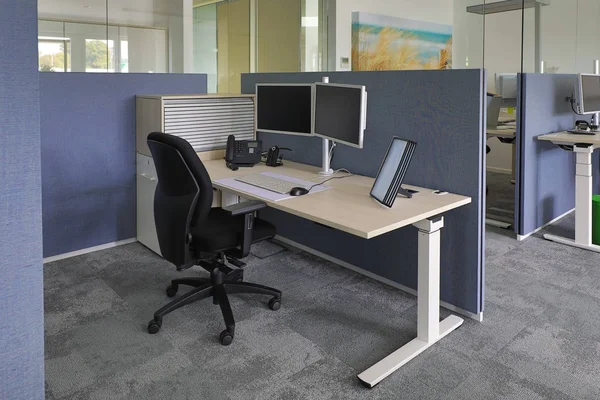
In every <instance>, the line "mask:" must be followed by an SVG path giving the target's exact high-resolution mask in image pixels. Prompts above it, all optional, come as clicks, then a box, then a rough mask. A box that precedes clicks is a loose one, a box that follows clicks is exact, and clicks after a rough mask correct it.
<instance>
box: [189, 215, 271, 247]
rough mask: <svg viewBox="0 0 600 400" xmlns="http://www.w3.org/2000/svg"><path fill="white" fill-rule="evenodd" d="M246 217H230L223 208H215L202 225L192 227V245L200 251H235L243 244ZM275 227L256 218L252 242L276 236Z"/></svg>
mask: <svg viewBox="0 0 600 400" xmlns="http://www.w3.org/2000/svg"><path fill="white" fill-rule="evenodd" d="M243 229H244V216H243V215H240V216H237V217H232V216H230V215H229V214H228V213H227V212H226V211H223V209H222V208H213V209H211V210H210V213H209V214H208V218H206V220H205V221H203V222H202V224H201V225H199V226H195V227H192V229H191V233H192V244H193V245H194V248H195V249H196V250H199V251H206V252H214V251H222V250H227V249H233V248H235V247H237V246H239V245H240V244H241V242H242V234H243ZM275 232H276V231H275V226H273V225H272V224H271V223H269V222H267V221H265V220H262V219H259V218H255V219H254V231H253V235H252V242H253V243H254V242H258V241H261V240H264V239H268V238H271V237H273V236H275Z"/></svg>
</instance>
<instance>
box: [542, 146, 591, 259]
mask: <svg viewBox="0 0 600 400" xmlns="http://www.w3.org/2000/svg"><path fill="white" fill-rule="evenodd" d="M594 149H595V147H594V146H586V145H575V146H573V152H575V157H576V161H575V240H573V239H570V238H565V237H562V236H556V235H551V234H549V233H547V234H545V235H544V238H546V239H548V240H551V241H553V242H557V243H561V244H566V245H568V246H573V247H579V248H580V249H586V250H591V251H595V252H598V253H600V246H597V245H594V244H592V182H593V177H592V153H593V152H594Z"/></svg>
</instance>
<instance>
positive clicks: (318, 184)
mask: <svg viewBox="0 0 600 400" xmlns="http://www.w3.org/2000/svg"><path fill="white" fill-rule="evenodd" d="M342 170H344V171H343V172H347V173H348V175H345V176H332V177H331V178H329V179H325V180H324V181H323V182H320V183H315V184H314V185H312V186H311V187H309V188H308V189H307V190H308V191H309V192H310V191H311V190H312V189H313V188H314V187H317V186H320V185H322V184H324V183H327V182H329V181H330V180H332V179H344V178H350V177H351V176H354V175H353V174H352V173H351V172H350V171H348V170H347V169H346V168H342V169H338V170H337V171H335V173H337V172H340V171H342ZM335 173H334V174H335Z"/></svg>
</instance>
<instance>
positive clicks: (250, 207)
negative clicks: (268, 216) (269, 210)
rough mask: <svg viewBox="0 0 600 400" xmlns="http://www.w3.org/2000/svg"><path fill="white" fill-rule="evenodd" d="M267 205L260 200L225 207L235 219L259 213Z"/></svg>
mask: <svg viewBox="0 0 600 400" xmlns="http://www.w3.org/2000/svg"><path fill="white" fill-rule="evenodd" d="M266 206H267V205H266V204H265V203H264V202H262V201H259V200H252V201H245V202H243V203H238V204H234V205H232V206H228V207H223V210H225V211H226V212H227V213H229V215H231V216H232V217H235V216H237V215H245V214H250V213H252V212H254V211H258V210H260V209H261V208H265V207H266Z"/></svg>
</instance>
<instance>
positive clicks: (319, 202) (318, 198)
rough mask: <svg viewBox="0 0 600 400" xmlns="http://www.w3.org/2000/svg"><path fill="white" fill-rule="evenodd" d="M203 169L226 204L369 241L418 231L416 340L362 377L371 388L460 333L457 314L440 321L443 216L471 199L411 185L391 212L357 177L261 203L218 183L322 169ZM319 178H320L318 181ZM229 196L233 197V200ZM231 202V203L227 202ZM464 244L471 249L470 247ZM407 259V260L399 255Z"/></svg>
mask: <svg viewBox="0 0 600 400" xmlns="http://www.w3.org/2000/svg"><path fill="white" fill-rule="evenodd" d="M204 165H205V166H206V169H207V171H208V173H209V175H210V177H211V180H212V181H213V186H214V187H215V188H217V189H219V190H220V191H222V195H223V201H224V202H225V203H227V202H230V201H231V195H233V196H234V197H238V196H239V197H242V198H249V199H255V200H262V201H264V202H265V203H266V204H267V205H268V206H269V207H273V208H276V209H278V210H281V211H284V212H287V213H290V214H293V215H296V216H299V217H302V218H306V219H308V220H310V221H313V222H316V223H319V224H322V225H326V226H329V227H332V228H335V229H338V230H341V231H344V232H347V233H350V234H352V235H356V236H359V237H361V238H364V239H371V238H374V237H376V236H379V235H383V234H385V233H388V232H391V231H393V230H395V229H399V228H402V227H405V226H408V225H414V226H415V227H416V228H417V231H418V236H419V239H418V293H417V303H418V305H417V308H418V316H417V338H416V339H414V340H412V341H411V342H409V343H407V344H406V345H404V346H402V347H401V348H400V349H398V350H396V351H395V352H394V353H392V354H390V355H389V356H387V357H386V358H384V359H383V360H381V361H379V362H378V363H376V364H375V365H373V366H372V367H370V368H369V369H367V370H366V371H364V372H362V373H361V374H359V375H358V377H359V379H360V380H361V381H362V382H363V383H364V384H365V385H366V386H368V387H373V386H375V385H376V384H378V383H379V382H380V381H381V380H383V379H384V378H385V377H387V376H388V375H390V374H391V373H392V372H394V371H395V370H397V369H398V368H400V367H401V366H403V365H404V364H406V363H407V362H409V361H410V360H412V359H413V358H414V357H416V356H418V355H419V354H420V353H422V352H423V351H425V350H426V349H427V348H429V347H431V346H432V345H433V344H434V343H436V342H437V341H439V340H440V339H442V338H443V337H444V336H446V335H448V334H449V333H450V332H452V331H453V330H455V329H456V328H458V327H459V326H460V325H461V324H462V323H463V319H462V318H459V317H457V316H455V315H451V316H449V317H448V318H446V319H444V320H443V321H441V322H440V320H439V307H440V229H441V228H442V227H443V226H444V219H443V217H442V216H440V215H441V214H442V213H444V212H447V211H450V210H453V209H455V208H458V207H461V206H464V205H466V204H469V203H470V202H471V198H469V197H465V196H459V195H455V194H450V193H448V194H444V195H437V194H434V193H433V191H434V189H425V188H419V187H414V186H410V185H406V186H405V187H406V188H410V189H414V190H418V191H419V192H418V193H416V194H414V195H413V198H412V199H406V198H403V197H398V199H397V200H396V202H395V204H394V207H393V208H391V209H388V208H386V207H384V206H381V205H379V204H378V203H377V202H375V200H373V199H372V198H371V197H370V195H369V193H370V191H371V187H372V186H373V182H374V179H373V178H368V177H364V176H358V175H353V176H351V177H347V178H344V179H334V180H331V181H329V182H327V183H326V185H327V186H330V187H332V188H333V189H332V190H326V191H323V192H318V193H310V194H307V195H305V196H300V197H295V198H291V199H287V200H282V201H278V202H274V201H270V200H268V199H262V198H260V197H257V196H256V195H254V194H252V193H248V192H243V191H241V190H237V189H235V190H234V189H231V188H230V187H227V186H224V185H222V184H219V183H218V182H217V181H219V180H221V179H223V178H231V177H236V176H244V175H248V174H256V173H261V172H266V171H270V172H272V171H276V172H277V173H278V174H282V175H286V176H290V177H294V178H299V179H303V180H307V181H311V180H314V181H315V183H317V182H321V181H323V180H324V178H321V177H319V176H318V171H319V168H317V167H313V166H308V165H303V164H298V163H293V162H290V161H286V162H285V164H284V166H282V167H279V168H276V169H274V168H272V167H267V166H265V165H262V164H260V165H256V166H255V167H253V168H240V169H239V170H238V171H232V170H230V169H228V168H227V167H226V166H225V163H224V162H223V160H213V161H205V162H204ZM317 178H320V179H317ZM228 194H229V195H228ZM228 198H229V199H230V200H227V199H228ZM465 245H468V244H466V243H465ZM398 259H399V260H400V259H402V255H401V254H399V255H398Z"/></svg>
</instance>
